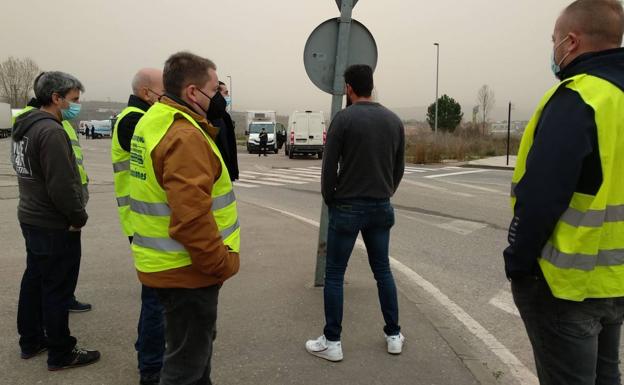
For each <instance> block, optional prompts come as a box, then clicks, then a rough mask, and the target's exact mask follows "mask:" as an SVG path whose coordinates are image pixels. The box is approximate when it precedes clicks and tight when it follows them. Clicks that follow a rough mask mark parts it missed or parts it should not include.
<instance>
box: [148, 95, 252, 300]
mask: <svg viewBox="0 0 624 385" xmlns="http://www.w3.org/2000/svg"><path fill="white" fill-rule="evenodd" d="M161 103H164V104H167V105H169V106H171V107H174V108H176V109H178V110H180V111H183V112H185V113H187V114H189V115H190V116H191V117H192V118H193V119H195V121H196V122H197V123H198V124H199V126H200V127H201V128H202V129H203V130H204V131H205V132H206V133H208V135H210V137H211V138H213V139H214V138H215V137H216V136H217V129H216V128H215V127H213V126H211V125H210V124H209V123H208V121H207V120H206V118H204V117H202V116H200V115H198V114H197V113H195V112H194V111H192V110H191V109H190V108H188V107H187V106H185V105H183V104H181V103H178V102H176V101H174V100H172V99H170V98H167V97H163V98H162V99H161ZM152 162H153V164H154V171H155V173H156V178H157V180H158V183H159V184H160V185H161V186H162V188H163V189H164V190H165V191H166V193H167V202H168V203H169V207H170V208H171V222H170V224H169V236H170V237H171V238H173V239H175V240H176V241H178V242H180V243H181V244H183V245H184V247H185V248H186V250H187V251H188V252H189V254H190V255H191V261H192V264H191V265H190V266H186V267H181V268H178V269H172V270H166V271H161V272H158V273H142V272H138V275H139V280H140V281H141V282H142V283H143V284H144V285H145V286H148V287H155V288H185V289H197V288H202V287H208V286H212V285H215V284H221V283H223V282H224V281H225V280H227V279H228V278H230V277H232V276H233V275H234V274H236V273H237V272H238V269H239V263H240V261H239V255H238V253H234V252H231V251H230V250H229V249H228V247H227V246H225V245H224V244H223V240H222V239H221V235H220V234H219V230H218V227H217V224H216V222H215V219H214V217H213V215H212V212H211V206H212V198H211V191H212V186H213V185H214V183H215V182H216V181H217V179H218V178H219V176H220V175H221V162H220V161H219V158H218V157H217V155H216V154H215V153H214V151H213V150H212V148H211V147H210V144H208V142H207V141H206V139H205V138H204V136H203V135H202V133H201V132H199V131H198V130H197V128H195V127H194V126H193V125H192V124H191V123H190V122H189V121H188V120H186V119H185V118H183V117H182V116H181V115H180V116H179V117H176V119H175V120H174V122H173V124H172V125H171V127H170V128H169V130H168V131H167V133H166V134H165V136H164V137H163V139H162V140H161V142H160V143H159V144H158V146H156V148H155V149H154V150H153V151H152Z"/></svg>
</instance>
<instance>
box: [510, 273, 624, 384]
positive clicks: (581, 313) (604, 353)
mask: <svg viewBox="0 0 624 385" xmlns="http://www.w3.org/2000/svg"><path fill="white" fill-rule="evenodd" d="M511 290H512V293H513V296H514V301H515V303H516V306H517V307H518V310H519V311H520V315H521V316H522V320H523V321H524V324H525V327H526V330H527V334H528V336H529V340H530V341H531V345H532V346H533V354H534V356H535V365H536V368H537V374H538V377H539V380H540V384H542V385H620V384H621V382H620V369H619V365H618V363H619V348H620V331H621V327H622V318H623V316H624V298H605V299H587V300H585V301H583V302H573V301H566V300H562V299H558V298H555V297H554V296H553V295H552V293H551V291H550V288H549V287H548V283H547V282H546V281H545V279H544V278H543V277H542V276H537V277H526V278H521V279H514V280H513V281H512V283H511Z"/></svg>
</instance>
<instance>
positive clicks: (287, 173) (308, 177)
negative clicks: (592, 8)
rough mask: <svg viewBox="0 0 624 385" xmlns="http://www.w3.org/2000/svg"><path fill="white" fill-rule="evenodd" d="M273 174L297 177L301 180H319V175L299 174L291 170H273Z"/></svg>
mask: <svg viewBox="0 0 624 385" xmlns="http://www.w3.org/2000/svg"><path fill="white" fill-rule="evenodd" d="M273 173H274V175H279V176H280V177H281V176H282V175H283V176H287V177H289V178H299V179H302V180H312V181H319V180H321V177H320V176H318V175H308V174H301V173H297V172H291V171H285V170H284V171H283V170H273Z"/></svg>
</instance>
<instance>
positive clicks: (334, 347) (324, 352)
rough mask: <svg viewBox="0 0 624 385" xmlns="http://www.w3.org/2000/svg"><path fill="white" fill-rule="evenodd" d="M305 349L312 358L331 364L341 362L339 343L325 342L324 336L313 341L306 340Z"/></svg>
mask: <svg viewBox="0 0 624 385" xmlns="http://www.w3.org/2000/svg"><path fill="white" fill-rule="evenodd" d="M305 347H306V350H307V351H308V353H310V354H312V355H313V356H317V357H320V358H324V359H326V360H328V361H332V362H338V361H342V345H341V344H340V341H327V338H325V335H322V336H320V337H319V338H317V339H315V340H308V341H307V342H306V345H305Z"/></svg>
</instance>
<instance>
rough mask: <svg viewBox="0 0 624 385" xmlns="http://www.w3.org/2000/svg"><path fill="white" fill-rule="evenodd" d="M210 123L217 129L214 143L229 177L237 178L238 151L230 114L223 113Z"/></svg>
mask: <svg viewBox="0 0 624 385" xmlns="http://www.w3.org/2000/svg"><path fill="white" fill-rule="evenodd" d="M210 123H211V124H212V125H213V126H215V127H217V128H218V129H219V133H218V134H217V139H216V144H217V147H219V151H220V152H221V156H222V157H223V162H225V166H226V167H227V169H228V173H229V174H230V179H231V180H232V181H235V180H237V179H238V151H237V149H236V132H235V130H234V123H233V122H232V118H231V117H230V114H228V113H227V112H225V113H224V115H223V117H222V118H221V119H215V120H211V121H210Z"/></svg>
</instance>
